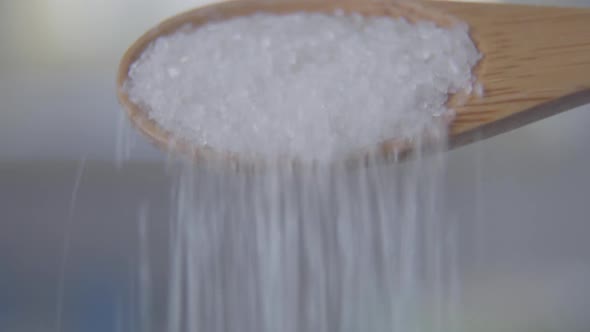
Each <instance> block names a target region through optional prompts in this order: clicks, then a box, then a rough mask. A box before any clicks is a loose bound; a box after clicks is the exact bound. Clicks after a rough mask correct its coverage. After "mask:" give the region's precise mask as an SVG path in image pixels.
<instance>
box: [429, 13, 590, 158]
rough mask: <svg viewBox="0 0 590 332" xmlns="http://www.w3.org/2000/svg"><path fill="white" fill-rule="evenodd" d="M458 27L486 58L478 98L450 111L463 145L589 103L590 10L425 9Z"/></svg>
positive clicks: (454, 134) (455, 140)
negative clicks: (458, 22)
mask: <svg viewBox="0 0 590 332" xmlns="http://www.w3.org/2000/svg"><path fill="white" fill-rule="evenodd" d="M428 6H429V7H432V8H437V9H440V10H443V11H445V12H446V13H449V14H451V15H453V16H455V17H457V18H458V19H460V20H462V21H465V22H466V23H468V24H469V25H470V27H471V35H472V38H473V39H474V40H475V42H476V44H477V46H478V48H479V49H480V51H481V52H482V53H483V54H484V56H485V58H484V59H483V60H482V62H481V63H480V66H479V68H478V69H477V76H478V78H479V80H480V81H481V82H483V84H484V85H485V97H484V98H481V99H478V98H472V99H471V100H469V102H468V103H467V104H465V105H464V106H461V107H456V108H455V109H456V111H457V118H456V119H455V121H454V122H453V125H452V130H451V144H452V145H453V146H458V145H463V144H467V143H470V142H473V141H475V140H478V139H484V138H487V137H490V136H493V135H496V134H499V133H503V132H506V131H508V130H511V129H515V128H518V127H521V126H523V125H526V124H528V123H531V122H534V121H537V120H540V119H543V118H546V117H548V116H551V115H554V114H557V113H559V112H563V111H566V110H569V109H572V108H575V107H576V106H579V105H583V104H586V103H590V10H589V9H575V8H554V7H536V6H522V5H506V4H481V3H479V4H478V3H452V2H430V3H428Z"/></svg>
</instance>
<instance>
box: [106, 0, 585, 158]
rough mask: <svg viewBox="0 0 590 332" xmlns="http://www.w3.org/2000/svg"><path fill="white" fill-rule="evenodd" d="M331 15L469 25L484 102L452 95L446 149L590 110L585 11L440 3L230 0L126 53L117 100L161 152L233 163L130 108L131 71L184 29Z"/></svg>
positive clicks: (164, 27)
mask: <svg viewBox="0 0 590 332" xmlns="http://www.w3.org/2000/svg"><path fill="white" fill-rule="evenodd" d="M335 9H342V10H344V11H345V12H356V13H359V14H362V15H367V16H384V15H386V16H391V17H400V16H403V17H405V18H407V19H408V20H410V21H416V20H431V21H434V22H436V23H437V24H438V25H440V26H449V25H452V24H454V23H456V20H459V21H463V22H466V23H467V24H469V26H470V28H471V37H472V39H473V40H474V42H475V43H476V45H477V47H478V49H479V50H480V52H481V53H483V55H484V58H483V60H482V61H480V63H479V65H478V67H477V68H476V71H475V73H476V75H477V77H478V80H479V81H480V82H481V83H482V84H483V86H484V88H485V94H484V96H483V98H478V97H471V98H470V99H468V100H467V102H466V103H463V104H462V105H458V100H459V99H460V97H459V96H450V99H449V102H448V104H449V106H450V107H452V108H454V109H455V110H456V118H455V119H454V121H453V123H452V125H451V130H450V131H449V133H450V137H449V141H450V147H456V146H460V145H464V144H467V143H470V142H473V141H476V140H480V139H484V138H487V137H490V136H494V135H497V134H500V133H503V132H506V131H509V130H512V129H515V128H518V127H520V126H523V125H526V124H528V123H531V122H534V121H537V120H540V119H543V118H545V117H548V116H551V115H553V114H557V113H559V112H562V111H565V110H569V109H572V108H574V107H577V106H579V105H582V104H585V103H590V10H588V9H573V8H550V7H537V6H522V5H507V4H485V3H459V2H457V3H455V2H438V1H423V2H417V1H388V2H385V1H383V2H381V1H368V0H339V1H338V0H336V1H335V0H302V1H231V2H222V3H218V4H214V5H209V6H206V7H202V8H198V9H195V10H192V11H189V12H186V13H183V14H180V15H178V16H175V17H173V18H170V19H168V20H166V21H164V22H163V23H161V24H160V25H158V26H157V27H155V28H153V29H151V30H150V31H148V32H147V33H146V34H145V35H143V36H142V37H141V38H140V39H139V40H138V41H137V42H135V43H134V44H133V45H132V46H131V48H130V49H129V50H128V51H127V53H126V54H125V56H124V57H123V59H122V61H121V65H120V68H119V73H118V80H117V83H118V96H119V100H120V102H121V104H122V105H123V106H124V108H125V110H126V111H127V113H128V115H129V116H130V118H131V120H132V122H133V123H134V124H135V125H136V127H137V128H139V130H140V131H141V132H142V133H143V134H145V135H146V136H147V137H149V138H151V139H152V140H153V141H154V142H155V143H156V144H157V145H159V146H161V147H163V148H164V149H174V150H180V151H181V152H185V153H186V152H188V153H190V154H192V155H194V156H195V157H197V158H205V159H211V158H213V157H215V158H218V157H220V156H222V159H227V158H229V159H232V160H234V161H238V160H239V159H240V156H238V155H235V154H231V153H220V152H219V151H212V150H211V149H209V148H206V147H195V146H192V145H191V144H189V143H187V142H182V141H174V140H173V138H172V135H170V133H167V132H166V131H165V130H163V129H162V128H161V127H159V126H158V125H157V124H156V123H155V122H154V121H153V120H151V119H150V118H149V117H148V114H147V112H146V111H145V110H144V109H142V108H141V106H140V105H137V104H135V103H133V102H132V101H131V100H130V99H129V96H128V95H127V93H126V91H125V89H124V83H125V82H126V80H127V78H128V73H129V68H130V66H131V65H132V64H133V62H135V60H136V59H137V58H138V57H139V56H140V55H141V53H142V52H143V51H144V50H145V48H146V47H147V46H148V45H149V44H150V43H151V42H152V41H153V40H154V39H156V38H158V37H160V36H163V35H167V34H170V33H173V32H175V31H176V30H178V29H180V28H181V27H184V26H185V25H186V24H189V23H190V24H192V25H193V27H197V28H198V26H199V25H202V24H205V23H207V22H210V21H216V20H223V19H228V18H231V17H235V16H242V15H248V14H253V13H256V12H271V13H290V12H297V11H307V12H326V13H331V12H333V11H334V10H335ZM379 147H380V149H381V150H382V151H383V152H385V153H388V152H391V151H394V150H395V151H396V152H397V151H400V150H407V149H408V148H409V146H408V145H407V144H404V143H400V142H399V141H396V140H392V141H388V142H383V143H382V144H380V146H379Z"/></svg>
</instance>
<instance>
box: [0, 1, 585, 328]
mask: <svg viewBox="0 0 590 332" xmlns="http://www.w3.org/2000/svg"><path fill="white" fill-rule="evenodd" d="M205 2H210V0H166V1H164V0H85V1H79V0H25V1H15V0H0V45H1V47H0V331H2V332H4V331H6V332H34V331H39V332H44V331H55V330H56V327H58V326H61V327H62V328H63V330H64V331H84V332H86V331H97V332H98V331H100V332H109V331H139V327H138V322H137V317H138V310H139V309H138V308H139V306H138V304H137V299H138V294H137V289H138V285H137V279H138V276H137V271H138V268H137V267H138V266H137V265H138V261H139V246H140V241H139V231H138V220H140V219H142V218H144V219H146V220H148V221H149V250H150V252H149V254H150V259H151V262H152V267H153V268H154V271H155V272H156V273H155V274H154V275H153V276H152V277H153V280H152V282H153V283H154V285H155V288H154V292H153V294H152V296H153V302H154V303H155V304H156V305H161V306H163V307H164V306H165V303H164V302H165V301H164V300H163V298H160V296H162V294H163V293H164V291H163V290H160V288H161V287H160V286H161V285H165V282H164V280H165V271H166V269H167V265H166V264H167V263H166V254H165V252H166V246H167V238H168V231H167V230H168V226H167V222H168V219H169V218H168V216H169V213H170V202H169V197H170V196H169V190H170V183H171V178H170V177H169V175H168V173H167V172H166V156H165V155H164V154H163V153H161V152H160V151H158V150H156V149H155V148H153V147H152V146H151V145H149V144H148V143H147V142H146V141H144V140H143V139H141V138H140V137H137V135H136V134H135V132H133V131H128V130H127V122H126V119H125V118H124V117H123V116H122V112H121V109H120V107H119V106H118V103H117V100H116V95H115V74H116V70H117V66H118V61H119V59H120V57H121V56H122V54H123V52H124V51H125V49H126V48H127V47H128V46H129V45H130V44H131V43H132V42H133V41H134V40H135V39H136V38H137V37H138V36H139V35H141V34H142V33H143V32H144V31H145V30H147V29H148V28H150V27H151V26H153V25H154V24H156V23H157V22H158V21H160V20H161V19H163V18H165V17H168V16H170V15H173V14H175V13H178V12H179V11H182V10H185V9H189V8H192V7H195V6H198V5H201V4H203V3H205ZM515 2H516V1H515ZM518 2H520V3H527V4H533V3H534V4H554V5H561V6H566V5H567V6H590V0H576V1H574V0H554V1H551V0H547V1H545V0H530V1H518ZM589 126H590V106H587V107H581V108H578V109H576V110H572V111H570V112H567V113H564V114H561V115H558V116H555V117H553V118H550V119H547V120H544V121H541V122H539V123H537V124H534V125H530V126H527V127H525V128H521V129H518V130H516V131H514V132H511V133H508V134H504V135H501V136H498V137H495V138H492V139H489V140H487V141H485V142H480V143H476V144H473V145H470V146H467V147H464V148H461V149H458V150H455V151H452V152H450V153H449V166H448V167H449V170H448V179H447V186H448V194H447V195H448V196H447V200H448V203H449V211H450V213H451V214H452V216H453V218H455V219H456V222H458V223H459V225H460V226H459V235H460V239H459V248H460V266H461V278H462V282H463V285H464V293H463V299H464V300H463V301H464V307H465V308H466V315H465V316H466V317H467V318H468V319H467V320H468V321H467V322H466V326H467V327H468V330H471V331H515V332H516V331H564V332H565V331H572V332H577V331H580V332H581V331H589V330H590V285H589V282H590V241H589V235H590V216H589V213H590V176H589V175H588V171H589V170H590V130H588V129H587V128H588V127H589ZM122 141H124V142H127V143H129V142H131V143H132V146H129V145H128V144H123V145H119V146H118V145H117V143H118V142H122ZM128 149H130V151H131V152H130V153H129V151H128ZM122 157H129V160H127V161H126V162H123V163H121V162H118V160H120V159H121V158H122ZM64 251H67V253H68V254H67V256H66V257H67V261H66V264H64V261H63V259H64ZM59 293H61V294H63V296H58V294H59ZM59 308H62V309H61V311H60V309H59ZM59 316H61V317H62V318H63V319H62V321H61V322H58V321H57V319H56V317H59ZM155 319H157V317H156V318H155Z"/></svg>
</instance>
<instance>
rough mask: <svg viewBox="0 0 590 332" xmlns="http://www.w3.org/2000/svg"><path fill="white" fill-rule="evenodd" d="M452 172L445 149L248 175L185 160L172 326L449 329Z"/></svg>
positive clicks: (294, 331)
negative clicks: (395, 160) (448, 191)
mask: <svg viewBox="0 0 590 332" xmlns="http://www.w3.org/2000/svg"><path fill="white" fill-rule="evenodd" d="M444 172H445V157H444V155H443V154H442V153H435V154H433V155H429V156H425V157H419V158H417V159H415V160H412V161H408V162H406V163H404V164H399V165H391V164H389V165H385V164H379V163H370V165H368V166H367V167H363V168H358V169H347V168H344V167H342V168H338V167H336V168H330V169H317V168H315V169H305V168H302V169H297V168H292V169H286V168H282V169H275V170H273V171H268V170H267V171H266V172H264V173H251V174H248V173H227V172H219V171H218V170H211V169H209V168H207V167H199V166H198V165H192V164H190V163H187V164H184V165H182V167H181V169H180V170H178V174H177V176H178V181H177V185H176V188H175V190H176V192H175V193H174V201H175V203H176V204H177V205H176V208H175V210H176V211H175V213H174V218H173V220H172V232H171V233H172V238H171V248H170V253H171V256H170V258H171V261H170V264H171V265H170V268H171V271H170V284H169V286H170V287H169V294H168V301H169V304H168V318H167V324H166V327H165V329H164V330H165V331H167V332H180V331H186V332H197V331H207V332H216V331H240V332H250V331H252V332H265V331H269V332H274V331H282V332H304V331H313V332H316V331H317V332H324V331H325V332H332V331H334V332H336V331H404V332H405V331H444V330H446V328H448V327H449V326H450V324H451V323H452V319H453V318H454V317H453V311H452V309H453V305H454V304H455V303H456V302H457V289H456V287H457V283H458V280H457V278H458V277H457V271H456V268H457V262H456V257H457V253H456V252H455V250H456V248H455V247H454V236H455V235H454V231H455V229H454V228H453V227H451V225H449V224H448V220H445V218H444V217H443V216H444V211H443V204H444V201H443V200H444V195H443V192H442V190H443V187H444V186H443V183H442V182H443V181H442V178H443V175H444ZM144 222H145V221H142V223H144ZM143 264H147V263H146V262H145V261H144V263H143ZM144 287H146V288H147V287H148V286H147V285H144ZM146 288H144V290H143V291H144V292H149V289H146ZM147 305H148V304H144V306H147ZM145 316H148V315H144V316H143V317H145Z"/></svg>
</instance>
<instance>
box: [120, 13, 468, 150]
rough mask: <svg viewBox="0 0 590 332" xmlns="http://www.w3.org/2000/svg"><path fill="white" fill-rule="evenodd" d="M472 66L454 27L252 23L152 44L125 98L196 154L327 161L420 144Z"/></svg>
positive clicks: (279, 19)
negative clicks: (410, 141)
mask: <svg viewBox="0 0 590 332" xmlns="http://www.w3.org/2000/svg"><path fill="white" fill-rule="evenodd" d="M479 58H480V54H479V52H478V51H477V49H476V47H475V45H474V44H473V42H472V40H471V39H470V37H469V34H468V27H467V26H466V25H464V24H457V25H455V26H454V27H452V28H448V29H445V28H439V27H437V26H436V25H435V24H433V23H431V22H419V23H416V24H412V23H409V22H408V21H406V20H404V19H391V18H387V17H380V18H375V17H373V18H369V17H362V16H359V15H345V14H334V15H326V14H309V13H296V14H290V15H272V14H256V15H252V16H248V17H240V18H234V19H231V20H227V21H221V22H215V23H209V24H207V25H205V26H202V27H199V28H197V29H181V31H178V32H176V33H174V34H172V35H169V36H165V37H160V38H159V39H157V40H156V41H155V42H154V43H153V44H152V45H151V46H150V47H149V48H148V49H146V51H145V52H144V53H143V54H142V56H141V57H140V59H139V60H137V62H136V63H134V64H133V66H132V67H131V70H130V72H129V81H128V82H127V89H128V93H129V96H130V98H131V100H132V101H133V102H134V103H136V104H140V105H142V107H144V108H146V109H147V110H148V111H149V116H150V117H151V118H152V119H153V120H155V121H156V122H157V123H158V124H159V125H160V126H161V127H162V128H164V129H166V130H167V131H169V132H170V133H172V134H173V135H174V136H176V137H178V138H180V139H184V140H187V141H189V142H192V143H194V144H195V145H197V146H208V147H211V148H212V149H214V150H218V151H223V152H233V153H238V154H241V155H249V156H258V157H263V158H267V159H268V158H278V157H284V156H287V157H293V158H299V159H303V160H312V159H315V160H328V159H330V158H333V157H336V156H342V155H344V154H346V153H349V152H354V151H357V150H359V149H361V148H364V147H367V146H374V145H375V144H377V143H379V142H381V141H383V140H386V139H390V138H409V137H413V136H415V135H418V134H419V133H420V132H421V131H422V130H423V128H425V126H426V125H427V124H429V123H431V122H432V118H433V116H437V115H441V114H443V113H445V112H449V110H448V109H447V108H446V107H445V102H446V101H447V97H448V94H449V93H456V92H460V91H466V92H469V93H470V92H471V91H472V90H473V86H472V85H473V83H474V81H473V76H472V73H471V69H472V67H473V66H474V65H475V64H476V63H477V61H478V60H479Z"/></svg>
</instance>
